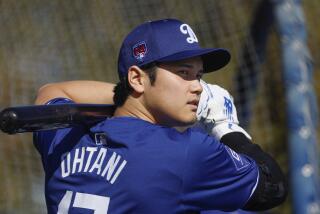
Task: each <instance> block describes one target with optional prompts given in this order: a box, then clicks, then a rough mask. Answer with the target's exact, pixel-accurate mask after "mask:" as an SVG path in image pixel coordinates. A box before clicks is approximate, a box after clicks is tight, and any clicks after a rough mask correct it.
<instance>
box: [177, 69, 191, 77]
mask: <svg viewBox="0 0 320 214" xmlns="http://www.w3.org/2000/svg"><path fill="white" fill-rule="evenodd" d="M178 74H179V75H180V76H183V77H187V76H188V74H189V72H188V71H187V70H179V71H178Z"/></svg>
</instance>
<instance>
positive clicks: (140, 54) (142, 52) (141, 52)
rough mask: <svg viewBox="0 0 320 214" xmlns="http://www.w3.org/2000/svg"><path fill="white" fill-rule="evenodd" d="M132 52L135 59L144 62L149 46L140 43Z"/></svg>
mask: <svg viewBox="0 0 320 214" xmlns="http://www.w3.org/2000/svg"><path fill="white" fill-rule="evenodd" d="M132 50H133V56H134V58H136V59H137V60H139V61H142V60H143V58H144V57H145V56H146V54H147V51H148V49H147V44H146V43H145V42H144V41H143V42H139V43H138V44H136V45H134V46H133V48H132Z"/></svg>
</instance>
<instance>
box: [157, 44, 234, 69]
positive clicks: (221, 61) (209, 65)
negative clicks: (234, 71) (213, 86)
mask: <svg viewBox="0 0 320 214" xmlns="http://www.w3.org/2000/svg"><path fill="white" fill-rule="evenodd" d="M197 56H200V57H201V58H202V60H203V70H204V72H205V73H208V72H212V71H216V70H219V69H220V68H222V67H224V66H225V65H227V64H228V63H229V61H230V58H231V56H230V53H229V52H228V51H227V50H225V49H222V48H216V49H214V48H202V49H196V50H187V51H182V52H179V53H175V54H173V55H170V56H166V57H164V58H161V59H158V60H157V62H173V61H179V60H183V59H188V58H192V57H197Z"/></svg>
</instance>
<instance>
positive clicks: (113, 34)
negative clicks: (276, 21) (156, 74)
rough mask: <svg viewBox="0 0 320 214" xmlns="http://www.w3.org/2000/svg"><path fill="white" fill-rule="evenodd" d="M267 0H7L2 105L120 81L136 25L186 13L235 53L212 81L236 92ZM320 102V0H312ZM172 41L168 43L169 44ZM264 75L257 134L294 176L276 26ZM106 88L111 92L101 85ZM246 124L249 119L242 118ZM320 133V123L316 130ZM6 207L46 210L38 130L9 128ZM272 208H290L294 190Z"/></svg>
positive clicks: (0, 143)
mask: <svg viewBox="0 0 320 214" xmlns="http://www.w3.org/2000/svg"><path fill="white" fill-rule="evenodd" d="M261 2H262V1H259V0H225V1H219V0H200V1H198V0H134V1H132V0H67V1H66V0H2V1H0V29H1V30H0V108H4V107H8V106H14V105H29V104H32V103H33V101H34V99H35V96H36V93H37V90H38V88H39V87H40V86H41V85H43V84H46V83H49V82H56V81H65V80H78V79H90V80H100V81H108V82H114V83H116V82H117V81H118V77H117V72H116V69H117V68H116V66H117V56H118V49H119V47H120V44H121V41H122V39H123V37H124V36H125V35H126V34H127V33H128V32H129V30H131V29H132V28H133V27H134V26H136V25H138V24H140V23H142V22H145V21H147V20H154V19H161V18H169V17H170V18H178V19H181V20H183V21H185V22H187V23H188V24H189V25H191V27H192V28H193V30H194V31H195V32H196V34H197V36H198V39H199V41H200V43H201V45H202V46H203V47H223V48H227V49H228V50H230V52H231V54H232V59H231V62H230V64H229V65H228V66H226V67H225V68H224V69H222V70H221V71H219V72H215V73H213V74H208V75H207V76H205V79H206V80H207V81H208V82H210V83H214V84H219V85H221V86H223V87H225V88H226V89H227V90H229V91H230V92H231V93H232V94H233V95H234V97H236V96H237V93H238V92H237V89H236V88H235V74H236V72H237V70H238V68H239V66H240V64H241V58H240V55H241V51H242V49H243V48H244V44H246V43H247V44H249V46H247V47H246V48H250V44H251V43H252V38H251V37H250V35H249V33H250V25H251V24H252V23H253V22H254V21H255V18H256V14H255V12H256V9H257V7H258V5H259V4H260V3H261ZM303 11H304V13H305V18H306V27H307V30H308V45H309V48H310V51H311V55H312V57H313V62H314V74H315V76H314V88H315V90H316V93H317V100H318V104H319V99H320V98H319V96H320V85H319V84H317V83H318V82H319V81H320V73H319V70H320V65H319V63H320V52H319V51H318V50H319V47H320V29H319V27H318V23H317V20H318V17H319V16H320V1H318V0H305V1H303ZM164 48H165V47H164ZM248 53H249V54H250V55H249V57H251V58H252V63H253V64H254V66H256V67H259V70H260V72H261V75H260V77H259V85H258V88H257V91H256V93H257V94H256V97H255V99H254V103H253V104H254V108H253V112H252V114H253V117H252V119H251V120H250V121H249V124H250V125H249V127H248V131H249V133H250V134H251V135H252V136H253V139H254V141H255V142H256V143H258V144H260V145H261V146H262V147H263V148H264V149H265V150H267V151H268V152H270V153H271V154H272V155H273V156H274V157H275V158H276V159H277V160H278V161H279V162H280V163H281V166H282V168H283V169H284V170H285V172H286V173H288V151H287V148H288V147H287V132H286V113H285V105H286V102H285V97H284V88H283V81H282V72H281V70H282V67H281V66H282V64H281V63H282V62H281V49H280V39H279V37H278V33H277V29H276V27H275V26H274V25H272V26H271V28H270V31H269V34H268V37H267V46H266V53H265V59H264V61H263V62H262V63H261V62H260V61H259V60H258V59H257V53H256V51H255V50H252V51H250V50H249V51H248ZM101 93H103V92H101ZM240 123H241V121H240ZM317 132H318V136H319V132H320V131H319V128H318V130H317ZM0 179H1V182H0V213H44V212H45V205H44V194H43V181H44V176H43V172H42V167H41V161H40V157H39V155H38V154H37V153H36V151H35V149H34V148H33V145H32V135H31V134H18V135H14V136H9V135H5V134H3V133H0ZM272 212H273V213H291V212H292V210H291V208H290V197H289V199H288V200H287V202H286V203H285V204H284V205H282V206H280V207H278V208H276V209H274V210H273V211H272Z"/></svg>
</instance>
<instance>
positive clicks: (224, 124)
mask: <svg viewBox="0 0 320 214" xmlns="http://www.w3.org/2000/svg"><path fill="white" fill-rule="evenodd" d="M200 83H201V85H202V88H203V91H202V93H201V97H200V102H199V106H198V110H197V119H198V122H197V123H196V125H195V126H196V127H198V128H201V129H203V130H205V131H206V132H207V133H208V134H210V135H212V136H214V137H216V138H218V139H219V140H220V139H221V138H222V136H224V135H225V134H228V133H231V132H241V133H243V134H244V135H246V137H247V138H249V139H250V140H251V136H250V135H249V134H248V133H247V132H246V131H245V130H244V129H243V128H241V127H240V126H239V121H238V117H237V110H236V107H235V105H234V103H233V98H232V96H231V95H230V94H229V92H228V91H227V90H225V89H223V88H221V87H220V86H217V85H211V84H207V83H206V82H204V81H203V80H200Z"/></svg>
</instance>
